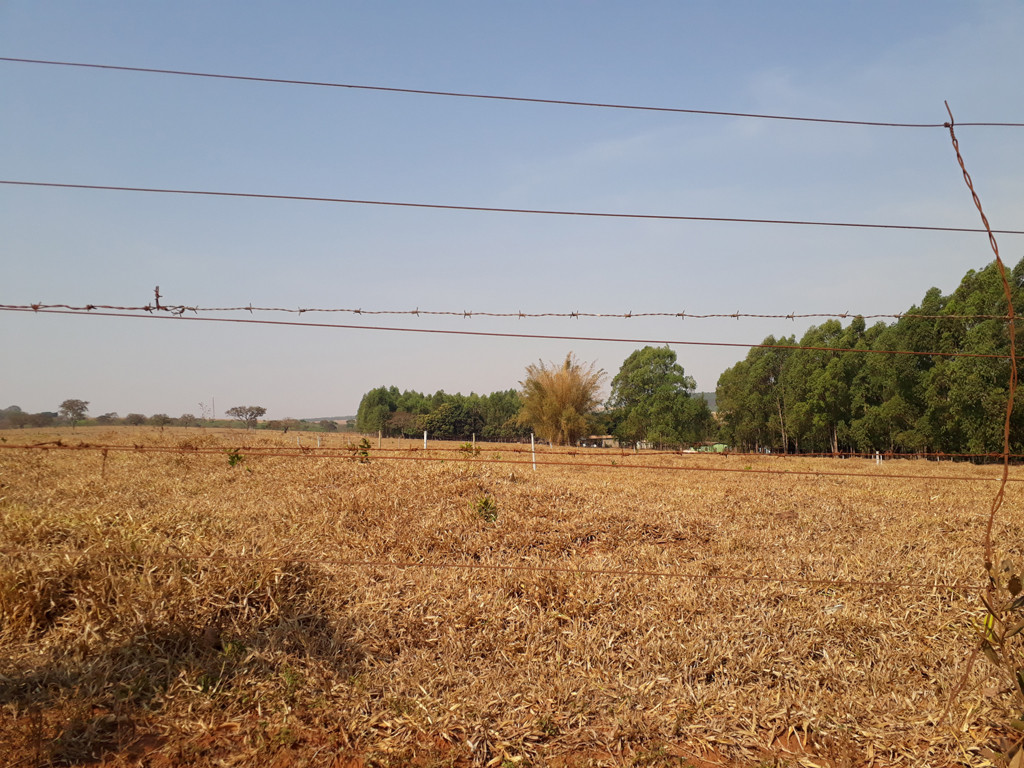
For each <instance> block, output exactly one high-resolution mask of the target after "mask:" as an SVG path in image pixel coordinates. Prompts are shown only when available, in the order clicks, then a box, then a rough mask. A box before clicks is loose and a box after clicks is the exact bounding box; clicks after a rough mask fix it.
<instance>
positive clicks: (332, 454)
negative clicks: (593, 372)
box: [0, 440, 1024, 483]
mask: <svg viewBox="0 0 1024 768" xmlns="http://www.w3.org/2000/svg"><path fill="white" fill-rule="evenodd" d="M0 450H38V451H100V452H109V451H114V452H118V453H169V454H176V455H193V456H202V455H205V456H224V455H225V454H226V453H227V452H228V450H229V449H227V448H178V447H175V446H152V445H91V444H89V443H79V444H76V445H72V444H65V443H63V442H61V441H60V440H58V441H55V442H49V443H35V444H17V445H14V444H6V443H4V444H0ZM238 450H239V452H241V451H243V450H244V451H245V452H246V454H248V455H249V456H252V457H256V456H260V457H273V458H285V459H342V460H345V461H357V460H359V459H360V458H364V459H365V458H369V459H370V460H371V461H414V462H415V461H419V462H445V461H451V460H452V459H451V457H447V458H445V457H441V458H439V457H436V456H381V455H379V454H377V453H375V451H377V450H378V449H375V448H372V447H371V448H370V451H368V453H369V456H368V457H359V456H358V454H354V453H353V452H352V451H350V450H348V449H345V448H334V449H331V448H326V449H325V448H308V449H301V450H300V451H294V450H291V449H288V450H281V449H276V450H275V449H261V448H258V447H253V448H239V449H238ZM428 452H429V449H428ZM459 461H462V462H466V463H470V464H506V465H507V464H511V465H520V466H524V467H529V466H532V465H534V464H536V465H537V466H538V467H539V466H548V467H577V468H578V467H596V468H599V469H614V470H637V469H643V470H657V471H662V472H711V473H716V472H717V473H735V474H741V475H778V476H782V477H873V478H882V479H884V480H893V479H898V480H927V481H929V482H931V481H935V480H941V481H953V482H971V483H984V482H1001V481H1002V476H993V477H966V476H964V475H922V474H915V473H913V472H836V471H833V470H827V469H822V470H813V469H807V470H805V469H798V470H788V469H785V470H779V469H753V468H751V469H746V468H743V467H706V466H671V465H669V466H666V465H661V464H618V463H616V464H610V463H607V462H597V461H552V460H549V459H538V460H537V461H533V460H532V459H523V460H517V459H504V458H502V459H481V458H470V457H468V456H467V457H466V458H464V459H459ZM1007 482H1010V483H1024V478H1009V479H1008V480H1007Z"/></svg>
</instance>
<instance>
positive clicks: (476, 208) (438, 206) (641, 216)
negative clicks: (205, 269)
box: [0, 179, 1024, 235]
mask: <svg viewBox="0 0 1024 768" xmlns="http://www.w3.org/2000/svg"><path fill="white" fill-rule="evenodd" d="M0 184H7V185H14V186H22V187H48V188H51V189H90V190H104V191H108V192H146V193H153V194H165V195H192V196H203V197H228V198H246V199H256V200H293V201H298V202H307V203H343V204H346V205H374V206H386V207H392V208H426V209H430V210H441V211H472V212H476V213H521V214H532V215H540V216H577V217H583V218H605V219H638V220H646V221H651V220H654V221H703V222H713V223H729V224H781V225H789V226H809V227H845V228H854V229H893V230H911V231H919V232H968V233H985V232H986V231H987V230H985V229H979V228H977V227H940V226H928V225H919V224H870V223H864V222H848V221H810V220H799V219H756V218H739V217H733V216H682V215H672V214H655V213H613V212H606V211H570V210H556V209H551V208H501V207H494V206H485V205H449V204H444V203H414V202H403V201H398V200H367V199H361V198H350V197H317V196H312V195H281V194H269V193H259V192H218V191H215V190H206V189H171V188H167V187H126V186H119V185H112V184H69V183H64V182H50V181H24V180H15V179H0ZM992 231H993V232H997V233H999V234H1002V235H1024V230H1020V229H994V230H992Z"/></svg>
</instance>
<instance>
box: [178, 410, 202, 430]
mask: <svg viewBox="0 0 1024 768" xmlns="http://www.w3.org/2000/svg"><path fill="white" fill-rule="evenodd" d="M198 423H199V419H197V418H196V417H195V416H194V415H193V414H191V413H183V414H181V416H179V417H178V424H179V425H181V426H183V427H194V426H195V425H196V424H198Z"/></svg>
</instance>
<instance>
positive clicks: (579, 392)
mask: <svg viewBox="0 0 1024 768" xmlns="http://www.w3.org/2000/svg"><path fill="white" fill-rule="evenodd" d="M604 377H605V372H604V371H603V370H601V369H599V368H597V369H595V367H594V364H593V363H590V364H589V365H584V364H582V363H580V362H577V361H576V359H575V358H574V357H573V355H572V353H571V352H570V353H569V354H568V355H566V358H565V362H564V363H563V364H562V365H561V366H556V365H555V364H554V363H552V364H551V367H548V366H547V365H545V364H544V362H543V361H541V362H538V363H537V364H535V365H528V366H527V367H526V379H525V380H524V381H521V382H519V386H520V387H522V390H521V392H520V397H521V398H522V401H523V408H522V410H521V411H520V412H519V422H520V423H521V424H526V425H529V426H531V427H533V430H534V432H536V433H537V435H538V436H539V437H541V438H543V439H545V440H550V441H551V442H552V443H554V444H555V445H567V444H568V445H572V444H573V443H575V442H576V441H577V440H579V439H580V438H581V437H583V436H584V435H586V434H587V431H588V429H589V418H588V417H589V415H590V414H591V413H593V411H594V409H595V408H596V407H597V404H598V403H599V402H600V401H599V399H598V390H599V389H600V387H601V382H602V381H603V379H604Z"/></svg>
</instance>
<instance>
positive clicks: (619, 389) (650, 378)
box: [608, 346, 711, 445]
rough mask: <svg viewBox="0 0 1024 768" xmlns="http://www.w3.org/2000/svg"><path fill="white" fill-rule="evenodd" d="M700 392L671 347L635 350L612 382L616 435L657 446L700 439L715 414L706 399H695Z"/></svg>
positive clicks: (624, 439)
mask: <svg viewBox="0 0 1024 768" xmlns="http://www.w3.org/2000/svg"><path fill="white" fill-rule="evenodd" d="M695 388H696V383H695V382H694V380H693V378H691V377H690V376H687V375H686V372H685V371H684V370H683V367H682V366H681V365H679V363H678V362H676V353H675V352H674V351H672V350H671V349H669V348H668V347H667V346H666V347H644V348H643V349H638V350H636V351H635V352H633V354H631V355H630V356H629V357H627V358H626V360H625V362H623V363H622V367H621V368H620V369H619V372H618V373H617V374H616V375H615V378H613V379H612V393H611V397H610V398H609V400H608V407H609V409H611V410H613V411H615V412H617V413H616V417H617V418H616V421H617V422H618V424H617V426H616V427H615V430H614V434H615V436H616V437H618V438H619V440H620V441H623V442H629V443H638V442H641V441H645V442H648V443H653V444H655V445H665V444H681V443H694V442H697V441H699V440H701V439H702V437H703V436H704V433H705V432H706V431H707V430H708V426H709V424H710V422H711V411H710V410H709V409H708V406H707V403H705V402H704V400H703V399H700V398H694V397H691V395H692V394H693V391H694V389H695Z"/></svg>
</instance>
